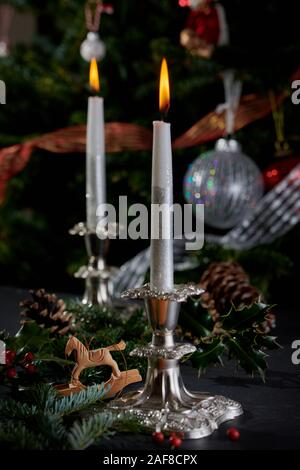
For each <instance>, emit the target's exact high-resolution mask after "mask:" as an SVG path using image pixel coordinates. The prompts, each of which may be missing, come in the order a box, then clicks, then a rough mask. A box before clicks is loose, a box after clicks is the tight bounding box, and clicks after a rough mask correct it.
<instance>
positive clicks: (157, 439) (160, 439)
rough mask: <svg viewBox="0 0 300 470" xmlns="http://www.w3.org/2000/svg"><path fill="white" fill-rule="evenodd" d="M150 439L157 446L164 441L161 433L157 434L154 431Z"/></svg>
mask: <svg viewBox="0 0 300 470" xmlns="http://www.w3.org/2000/svg"><path fill="white" fill-rule="evenodd" d="M152 438H153V440H154V441H155V442H157V443H158V444H161V443H162V442H163V441H164V440H165V436H164V435H163V433H162V432H158V431H156V432H154V433H153V434H152Z"/></svg>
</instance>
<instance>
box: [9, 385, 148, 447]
mask: <svg viewBox="0 0 300 470" xmlns="http://www.w3.org/2000/svg"><path fill="white" fill-rule="evenodd" d="M24 393H25V392H24ZM25 395H26V396H25V397H24V398H23V402H21V401H15V400H12V399H10V400H7V401H2V402H1V404H0V417H1V422H0V442H1V445H3V446H5V448H7V447H9V448H10V449H22V450H24V449H30V450H84V449H86V448H88V447H90V446H92V445H94V444H97V442H98V441H99V440H100V439H101V438H103V437H111V436H112V435H113V434H114V433H115V432H116V431H118V432H128V431H131V432H140V431H142V430H143V428H142V427H141V426H140V425H139V424H138V423H137V422H136V421H135V420H130V419H128V418H127V419H124V420H121V419H119V418H116V417H114V416H113V415H112V414H110V413H109V412H107V411H105V410H103V403H102V402H101V399H102V397H103V388H102V390H99V387H98V386H91V387H89V388H87V389H86V390H83V391H82V392H80V393H78V394H74V395H70V396H68V397H64V398H58V396H57V393H56V391H55V389H54V388H52V387H51V386H49V385H45V384H43V385H39V386H35V387H33V388H31V389H30V391H28V393H25ZM92 405H93V409H92V411H90V414H89V409H91V406H92ZM97 408H98V409H97ZM82 410H87V411H86V414H87V417H85V418H84V419H80V420H78V419H77V420H75V421H73V422H72V424H69V423H68V420H67V419H66V417H67V416H69V415H72V414H75V413H76V412H79V411H82ZM95 410H96V412H95ZM91 413H92V414H91Z"/></svg>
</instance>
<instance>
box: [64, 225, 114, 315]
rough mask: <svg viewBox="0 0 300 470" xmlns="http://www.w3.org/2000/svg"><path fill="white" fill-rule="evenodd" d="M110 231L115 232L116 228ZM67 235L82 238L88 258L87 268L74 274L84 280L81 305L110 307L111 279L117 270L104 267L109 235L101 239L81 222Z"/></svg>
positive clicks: (83, 267)
mask: <svg viewBox="0 0 300 470" xmlns="http://www.w3.org/2000/svg"><path fill="white" fill-rule="evenodd" d="M111 230H116V227H114V228H111ZM69 233H70V234H71V235H79V236H81V237H84V240H85V247H86V251H87V255H88V258H89V261H88V264H87V266H81V267H80V268H79V269H78V271H77V272H76V273H75V274H74V276H75V277H76V278H77V279H84V280H85V292H84V295H83V299H82V303H83V304H85V305H90V306H94V305H97V306H102V307H103V306H107V307H110V306H112V291H113V283H112V278H113V276H114V275H115V274H116V272H117V269H116V268H111V267H108V266H107V265H106V257H107V252H108V247H109V233H108V232H107V238H105V239H101V238H99V237H98V235H97V233H96V232H95V231H93V230H89V229H88V228H87V226H86V224H84V223H82V222H80V223H79V224H76V225H75V226H74V227H73V228H72V229H71V230H70V232H69Z"/></svg>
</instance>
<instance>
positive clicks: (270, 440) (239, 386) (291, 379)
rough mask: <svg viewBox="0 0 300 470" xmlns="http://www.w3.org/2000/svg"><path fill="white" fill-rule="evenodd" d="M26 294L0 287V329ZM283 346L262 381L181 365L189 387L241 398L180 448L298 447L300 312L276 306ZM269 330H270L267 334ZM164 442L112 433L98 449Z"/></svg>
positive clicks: (12, 319)
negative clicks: (209, 429)
mask: <svg viewBox="0 0 300 470" xmlns="http://www.w3.org/2000/svg"><path fill="white" fill-rule="evenodd" d="M27 296H28V293H27V292H26V291H22V290H21V289H15V288H10V287H0V315H1V317H0V328H1V329H3V328H5V329H7V330H8V331H9V332H10V333H15V332H16V331H17V329H18V324H19V307H18V304H19V301H20V300H24V299H25V298H27ZM274 333H275V335H276V336H278V338H279V342H280V344H281V345H282V346H283V349H280V350H278V351H274V352H271V353H270V357H269V359H268V364H269V369H268V371H267V374H266V383H263V382H262V380H261V379H260V378H258V377H255V378H252V377H249V376H247V375H246V374H245V373H243V371H236V370H235V366H234V365H233V364H231V363H228V364H226V365H225V366H224V367H221V366H218V367H212V368H210V369H209V370H208V371H207V372H206V374H205V375H203V376H201V377H198V373H197V370H195V369H193V368H192V367H190V366H188V365H184V366H182V373H183V377H184V381H185V384H186V386H187V388H188V389H189V390H195V391H196V390H197V391H205V392H210V393H212V394H215V395H225V396H227V397H230V398H232V399H234V400H237V401H239V402H241V403H242V405H243V409H244V414H243V415H242V416H241V417H239V418H237V419H235V420H234V421H229V422H227V423H224V424H222V425H221V426H220V428H219V429H218V430H217V431H215V432H214V434H213V435H211V436H209V437H206V438H203V439H198V440H189V441H185V442H184V443H183V446H182V449H183V450H187V449H189V450H202V449H207V450H218V449H219V450H223V449H228V450H233V449H274V450H275V449H300V365H298V366H296V365H293V363H292V359H291V356H292V353H293V351H294V350H293V349H292V347H291V345H292V343H293V341H294V340H296V339H299V340H300V313H299V312H298V311H295V310H291V309H284V308H280V309H279V311H278V313H277V328H276V330H275V331H274ZM272 334H273V333H272ZM231 426H234V427H237V428H238V429H239V431H240V433H241V438H240V440H239V441H238V442H231V441H229V440H228V438H227V436H226V429H228V428H229V427H231ZM168 448H169V447H168V445H167V444H163V445H159V446H158V445H156V444H154V443H153V441H152V439H151V438H150V437H149V435H143V434H139V435H136V434H126V435H123V434H122V435H117V436H114V437H113V438H111V439H109V440H104V441H103V442H102V443H101V445H100V447H99V449H102V450H105V451H116V450H119V451H128V450H148V451H154V450H156V451H157V450H164V449H168Z"/></svg>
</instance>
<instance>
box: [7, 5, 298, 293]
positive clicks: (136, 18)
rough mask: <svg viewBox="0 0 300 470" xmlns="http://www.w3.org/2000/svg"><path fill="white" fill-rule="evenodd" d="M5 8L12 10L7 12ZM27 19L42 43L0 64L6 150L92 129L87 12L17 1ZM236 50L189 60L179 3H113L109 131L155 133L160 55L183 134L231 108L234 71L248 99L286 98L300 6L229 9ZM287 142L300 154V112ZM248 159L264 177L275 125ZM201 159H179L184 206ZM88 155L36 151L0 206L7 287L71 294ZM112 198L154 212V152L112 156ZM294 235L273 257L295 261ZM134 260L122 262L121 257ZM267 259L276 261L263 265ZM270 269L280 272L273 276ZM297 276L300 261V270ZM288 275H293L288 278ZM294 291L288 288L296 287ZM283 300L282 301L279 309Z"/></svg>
mask: <svg viewBox="0 0 300 470" xmlns="http://www.w3.org/2000/svg"><path fill="white" fill-rule="evenodd" d="M3 3H8V2H3ZM9 3H10V4H13V5H14V6H15V7H16V8H18V9H24V10H26V11H27V10H29V11H31V12H32V13H33V14H34V16H35V17H36V20H37V34H36V36H35V38H34V41H33V43H32V44H31V45H30V46H24V45H22V44H19V45H17V46H15V47H14V48H13V49H12V51H11V54H10V55H9V56H8V57H7V58H1V59H0V78H1V79H2V80H4V81H5V82H6V84H7V105H6V106H5V107H2V109H1V111H2V113H1V114H0V129H1V131H0V146H7V145H12V144H15V143H17V142H22V141H23V140H25V139H26V138H28V137H29V136H33V135H39V134H42V133H44V132H50V131H52V130H55V129H58V128H61V127H66V126H68V125H74V124H79V123H84V122H85V116H86V105H87V97H88V94H89V90H88V87H87V77H88V64H87V63H85V62H84V61H83V60H82V58H81V57H80V55H79V48H80V44H81V42H82V40H83V39H84V37H85V35H86V26H85V20H84V8H83V7H84V4H83V2H82V1H80V0H68V1H66V0H52V1H51V2H46V3H41V2H39V1H37V0H27V1H26V0H15V1H11V2H9ZM222 3H223V5H224V6H225V8H226V14H227V19H228V23H229V30H230V37H231V43H230V46H226V47H217V48H216V50H215V52H214V54H213V55H212V57H211V58H210V59H209V60H207V59H201V58H199V57H195V56H192V55H191V54H189V53H188V52H187V51H186V50H185V49H184V48H183V47H181V46H180V39H179V38H180V32H181V31H182V29H183V28H184V26H185V23H186V19H187V16H188V14H189V10H188V8H181V7H180V6H179V4H178V1H177V0H148V1H147V2H141V1H140V0H130V2H128V1H121V0H119V1H117V0H115V1H112V4H113V6H114V8H115V13H114V15H113V17H105V18H103V19H102V22H101V31H100V33H101V38H102V39H103V40H104V41H105V43H106V47H107V54H106V57H105V59H104V60H103V62H101V64H100V73H101V93H102V95H103V96H104V98H105V103H106V110H105V113H106V121H107V122H109V121H124V122H135V123H138V124H141V125H144V126H146V127H150V125H151V122H152V120H153V119H155V118H157V76H158V70H159V65H160V61H161V57H162V56H163V55H165V56H167V58H168V62H169V67H170V72H171V79H172V107H171V112H170V120H171V121H172V129H173V135H174V136H176V135H180V134H181V133H183V132H184V131H186V130H187V129H188V128H189V127H190V126H191V125H193V124H194V123H195V122H196V121H197V120H199V119H200V118H201V117H202V116H204V115H205V114H207V113H208V112H209V111H211V110H213V109H214V108H215V107H216V106H217V105H218V104H219V103H222V102H223V101H224V97H223V85H222V81H221V80H220V72H221V71H222V70H223V69H224V68H225V67H234V68H235V69H237V70H238V73H239V75H240V77H242V78H243V82H244V93H252V92H254V93H263V94H267V93H268V91H269V90H270V89H272V90H274V91H278V90H280V91H282V90H283V88H284V87H287V88H289V87H290V83H289V77H290V76H291V74H292V73H293V71H294V70H295V69H296V68H297V67H298V65H299V62H298V61H299V56H300V35H299V28H298V24H297V22H298V17H299V15H298V13H300V6H299V5H298V4H297V3H296V2H293V1H292V0H288V1H287V2H286V3H285V4H284V5H283V4H282V2H280V1H278V2H276V1H274V0H265V1H261V0H254V1H253V0H252V1H248V2H245V0H224V1H223V2H222ZM285 116H286V123H285V127H286V131H287V137H288V138H289V140H290V141H292V145H293V148H294V150H295V152H297V153H298V154H299V152H300V148H299V140H297V138H295V136H298V135H299V127H300V124H299V123H300V120H299V111H298V109H297V107H296V106H293V105H292V104H291V103H290V102H289V101H287V102H286V104H285ZM237 137H238V139H239V140H240V141H241V143H242V145H243V149H244V151H245V152H246V153H247V154H248V155H250V156H251V157H252V158H253V159H254V160H255V161H256V163H257V164H258V165H259V166H260V168H261V169H263V168H265V167H267V166H268V165H269V164H270V163H271V162H272V161H273V158H274V141H275V132H274V126H273V123H272V117H268V118H266V119H264V120H262V121H259V122H257V123H253V124H251V125H250V126H248V127H247V128H245V129H243V130H242V131H240V132H239V133H238V136H237ZM209 147H210V146H207V147H206V146H203V148H202V149H199V148H198V149H195V148H192V149H187V150H184V151H182V150H181V151H176V152H174V171H175V181H174V183H175V191H176V194H175V198H176V199H177V200H178V201H180V202H182V200H183V199H182V175H183V174H184V172H185V171H186V168H187V166H188V164H189V163H190V162H191V161H193V159H194V158H195V157H196V156H197V155H198V154H199V153H200V150H206V149H207V148H209ZM84 163H85V162H84V156H83V155H52V154H50V153H47V152H41V151H38V152H35V154H34V156H33V158H32V159H31V161H30V163H29V165H28V166H27V167H26V169H25V171H24V172H23V173H21V174H20V175H18V176H17V177H15V178H13V179H12V180H11V181H10V183H9V187H8V192H7V195H6V199H5V201H4V203H2V205H1V207H0V265H1V267H2V269H1V271H0V283H5V284H9V283H10V284H20V285H26V286H30V287H34V286H39V285H41V284H43V285H46V286H47V287H49V288H52V289H71V288H73V287H74V284H73V282H74V281H73V280H72V277H71V276H70V273H71V272H73V270H74V268H75V266H74V265H73V263H75V264H79V263H80V261H82V260H83V258H84V251H83V247H82V246H81V243H80V241H79V242H78V244H77V245H76V241H75V240H74V241H72V242H71V241H70V240H69V236H68V229H69V228H70V227H71V226H72V225H73V224H74V223H75V222H78V221H79V220H84V217H85V200H84V194H85V189H84V178H85V177H84ZM107 165H108V178H109V183H108V193H109V194H108V195H109V201H110V202H116V201H117V198H118V195H119V194H127V195H128V199H129V202H131V201H134V202H149V194H150V191H149V188H150V172H151V155H150V153H149V152H140V153H138V154H133V153H131V152H126V153H123V154H114V155H109V156H108V158H107ZM296 240H297V229H296V230H294V232H293V233H290V234H289V243H286V242H285V240H280V241H279V242H278V243H277V246H276V247H272V253H274V250H275V251H276V250H277V251H278V250H279V251H280V252H281V254H282V255H284V254H285V253H286V254H287V255H288V256H289V257H291V258H293V261H295V262H296V266H297V260H296V259H295V246H296ZM123 243H124V242H120V243H119V242H115V244H114V249H113V250H111V258H112V259H111V262H113V263H116V264H120V263H121V262H123V261H125V259H126V258H128V257H129V256H130V255H131V254H132V255H133V254H135V253H136V252H137V251H138V250H139V248H142V247H143V246H144V245H143V244H142V242H141V243H137V242H130V241H127V242H126V250H123ZM125 257H126V258H125ZM266 259H270V258H268V257H266ZM271 269H272V268H271ZM295 269H298V271H299V260H298V268H295ZM291 275H292V274H291ZM288 282H289V283H290V278H289V281H288ZM275 300H276V299H275Z"/></svg>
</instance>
